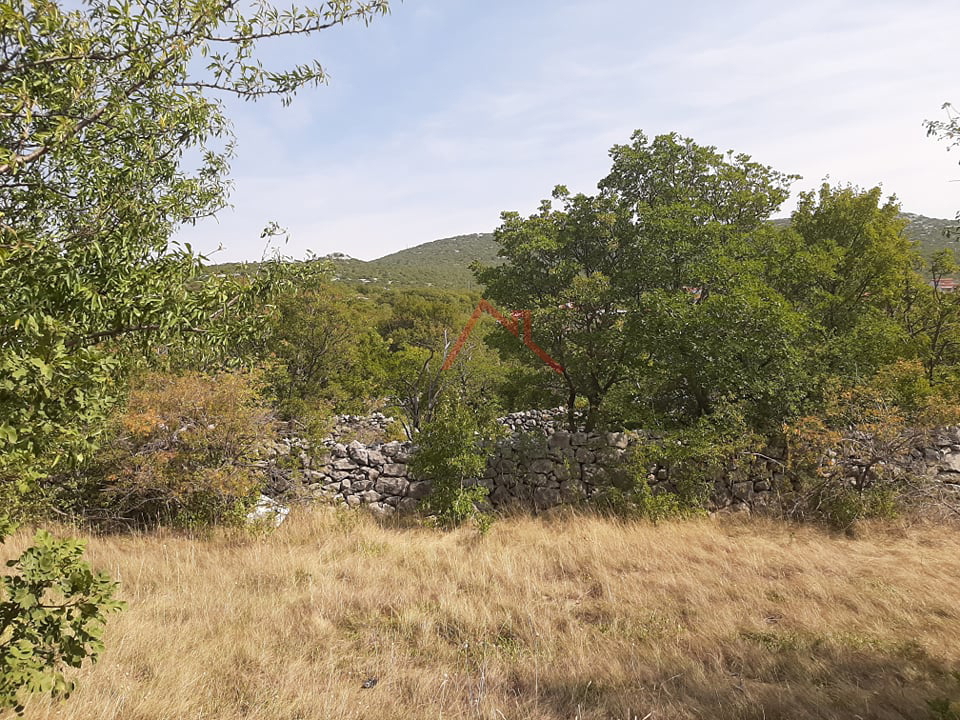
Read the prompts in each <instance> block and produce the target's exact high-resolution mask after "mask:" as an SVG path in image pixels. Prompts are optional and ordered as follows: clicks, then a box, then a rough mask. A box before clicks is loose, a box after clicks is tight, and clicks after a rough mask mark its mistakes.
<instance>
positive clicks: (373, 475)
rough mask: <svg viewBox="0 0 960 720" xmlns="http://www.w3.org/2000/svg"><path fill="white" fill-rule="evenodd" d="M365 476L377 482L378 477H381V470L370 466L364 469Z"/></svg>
mask: <svg viewBox="0 0 960 720" xmlns="http://www.w3.org/2000/svg"><path fill="white" fill-rule="evenodd" d="M363 476H364V478H366V479H367V480H370V481H371V482H376V481H377V478H379V477H380V471H379V470H377V469H376V468H372V467H368V468H364V469H363Z"/></svg>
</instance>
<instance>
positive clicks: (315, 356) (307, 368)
mask: <svg viewBox="0 0 960 720" xmlns="http://www.w3.org/2000/svg"><path fill="white" fill-rule="evenodd" d="M379 315H380V312H379V310H378V309H376V308H374V307H373V306H372V303H371V302H370V301H369V300H363V299H360V298H357V297H356V296H353V295H352V294H351V293H349V292H348V291H345V290H344V289H343V288H338V287H335V286H334V285H332V284H331V283H329V282H328V281H323V280H322V281H320V282H314V283H308V282H301V283H298V284H297V285H296V286H293V287H290V288H289V289H287V290H286V291H285V292H284V293H282V294H280V295H279V297H278V298H277V299H276V301H275V312H274V315H273V317H272V318H271V322H270V327H269V329H268V331H267V332H266V334H265V337H264V340H263V354H265V355H267V356H268V357H270V358H271V360H272V361H273V363H272V368H273V372H272V373H271V374H270V377H269V383H270V386H271V393H272V395H273V396H274V398H275V399H276V403H277V407H278V409H279V410H280V411H281V412H282V413H283V414H284V415H287V416H290V417H297V418H306V419H310V418H313V419H314V420H315V421H318V422H319V424H321V425H322V424H324V419H325V418H324V415H326V416H329V414H330V411H331V410H333V411H335V412H348V411H353V412H359V411H361V410H362V409H363V408H364V407H365V406H366V405H367V403H368V401H369V399H370V398H371V397H372V396H373V395H374V394H375V392H376V389H377V385H378V383H379V381H380V380H381V377H380V376H381V374H382V368H381V366H380V361H379V357H380V356H381V355H382V354H383V353H384V352H386V347H385V344H384V343H383V341H382V339H381V337H380V335H379V334H378V333H377V332H376V330H375V329H374V324H375V320H376V319H378V317H379ZM314 424H315V423H314Z"/></svg>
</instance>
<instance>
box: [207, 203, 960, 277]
mask: <svg viewBox="0 0 960 720" xmlns="http://www.w3.org/2000/svg"><path fill="white" fill-rule="evenodd" d="M903 216H904V217H905V218H907V220H909V224H908V225H907V228H906V233H907V235H908V236H909V237H910V239H912V240H915V241H916V242H917V243H919V245H920V252H921V254H922V255H923V256H924V257H925V258H929V257H930V256H931V255H933V253H935V252H937V251H938V250H942V249H943V248H946V247H954V248H956V247H957V241H956V240H951V239H950V238H948V237H947V234H946V231H947V229H948V228H951V227H957V224H958V223H957V221H956V220H947V219H944V218H931V217H927V216H925V215H917V214H915V213H904V214H903ZM773 222H774V223H775V224H778V225H782V224H785V223H788V222H789V220H788V219H787V218H780V219H776V220H774V221H773ZM326 259H328V260H330V261H331V263H332V264H333V267H334V275H335V277H336V278H337V279H338V280H340V281H342V282H347V283H351V284H357V285H377V286H381V287H387V286H390V287H436V288H445V289H450V290H466V291H479V290H480V286H479V285H478V284H477V283H476V281H475V280H474V279H473V273H472V272H470V264H471V263H472V262H474V261H475V260H476V261H480V262H481V263H484V264H494V263H496V262H498V260H497V243H496V242H495V241H494V239H493V233H472V234H469V235H456V236H454V237H449V238H442V239H440V240H433V241H432V242H427V243H423V244H422V245H416V246H414V247H411V248H406V249H405V250H399V251H397V252H395V253H391V254H389V255H384V256H383V257H381V258H377V259H376V260H358V259H356V258H352V257H350V256H349V255H345V254H344V253H333V254H332V255H328V256H327V258H326ZM958 259H960V258H958ZM239 267H240V266H239V265H238V264H236V263H226V264H223V265H214V266H211V267H210V268H209V269H210V271H213V272H235V271H236V270H237V268H239Z"/></svg>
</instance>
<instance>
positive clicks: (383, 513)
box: [367, 502, 397, 520]
mask: <svg viewBox="0 0 960 720" xmlns="http://www.w3.org/2000/svg"><path fill="white" fill-rule="evenodd" d="M367 509H368V510H369V511H370V514H371V515H373V516H374V517H375V518H376V519H377V520H386V519H388V518H390V517H391V516H392V515H393V514H394V513H395V512H396V511H397V510H396V508H393V507H391V506H390V505H387V504H386V503H382V502H374V503H370V504H369V505H368V506H367Z"/></svg>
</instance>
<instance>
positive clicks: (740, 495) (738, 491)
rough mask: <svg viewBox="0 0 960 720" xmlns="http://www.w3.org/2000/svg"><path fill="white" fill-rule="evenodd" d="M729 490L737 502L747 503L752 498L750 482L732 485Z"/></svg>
mask: <svg viewBox="0 0 960 720" xmlns="http://www.w3.org/2000/svg"><path fill="white" fill-rule="evenodd" d="M731 490H732V492H733V497H735V498H736V499H737V500H743V501H748V500H750V499H751V498H752V497H753V483H752V482H750V481H746V482H738V483H733V485H732V486H731Z"/></svg>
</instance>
